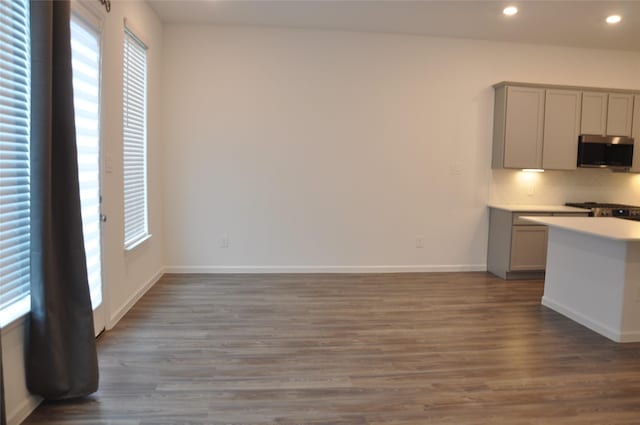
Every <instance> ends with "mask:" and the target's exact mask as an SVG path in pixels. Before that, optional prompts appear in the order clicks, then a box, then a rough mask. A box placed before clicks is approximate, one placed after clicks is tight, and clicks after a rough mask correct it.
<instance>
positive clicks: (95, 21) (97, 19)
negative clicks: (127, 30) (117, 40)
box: [71, 0, 107, 32]
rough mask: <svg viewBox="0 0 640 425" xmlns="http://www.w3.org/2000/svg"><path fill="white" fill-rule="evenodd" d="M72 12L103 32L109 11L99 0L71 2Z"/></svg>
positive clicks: (74, 0)
mask: <svg viewBox="0 0 640 425" xmlns="http://www.w3.org/2000/svg"><path fill="white" fill-rule="evenodd" d="M71 11H72V13H75V14H76V15H78V16H79V17H81V18H82V19H83V20H84V21H85V22H86V23H87V24H89V25H91V26H93V27H94V28H95V29H96V30H97V31H98V32H102V27H103V24H104V19H105V17H106V16H107V10H106V9H105V7H104V6H103V5H101V4H100V2H99V1H98V0H71Z"/></svg>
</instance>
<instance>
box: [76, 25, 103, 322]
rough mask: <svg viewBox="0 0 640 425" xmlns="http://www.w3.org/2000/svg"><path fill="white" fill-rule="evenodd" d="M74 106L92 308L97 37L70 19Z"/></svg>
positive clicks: (97, 284)
mask: <svg viewBox="0 0 640 425" xmlns="http://www.w3.org/2000/svg"><path fill="white" fill-rule="evenodd" d="M71 57H72V69H73V105H74V109H75V122H76V145H77V149H78V183H79V186H80V205H81V208H82V230H83V233H84V249H85V253H86V257H87V275H88V278H89V290H90V293H91V304H92V306H93V308H94V309H95V308H97V307H98V306H99V305H100V304H101V303H102V276H101V273H102V272H101V262H100V33H99V30H98V29H96V27H95V26H94V25H92V24H90V23H89V22H88V21H86V20H85V19H83V18H82V17H81V16H79V14H78V13H76V12H74V13H73V14H72V16H71Z"/></svg>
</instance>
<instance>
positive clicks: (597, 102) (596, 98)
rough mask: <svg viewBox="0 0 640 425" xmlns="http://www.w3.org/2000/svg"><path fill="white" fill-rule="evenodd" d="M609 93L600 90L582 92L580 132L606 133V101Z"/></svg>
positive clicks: (601, 134)
mask: <svg viewBox="0 0 640 425" xmlns="http://www.w3.org/2000/svg"><path fill="white" fill-rule="evenodd" d="M608 97H609V95H608V94H607V93H601V92H588V91H585V92H582V124H581V125H580V133H581V134H597V135H600V136H604V135H605V134H607V101H608Z"/></svg>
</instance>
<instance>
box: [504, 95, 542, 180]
mask: <svg viewBox="0 0 640 425" xmlns="http://www.w3.org/2000/svg"><path fill="white" fill-rule="evenodd" d="M544 98H545V90H544V89H541V88H531V87H513V86H502V87H498V88H496V99H495V110H494V132H493V136H494V144H493V166H494V167H497V168H501V167H504V168H540V167H541V166H542V140H543V139H542V138H543V126H544Z"/></svg>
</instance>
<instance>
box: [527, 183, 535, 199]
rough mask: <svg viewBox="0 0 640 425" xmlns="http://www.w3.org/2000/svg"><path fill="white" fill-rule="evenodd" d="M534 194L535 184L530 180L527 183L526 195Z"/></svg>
mask: <svg viewBox="0 0 640 425" xmlns="http://www.w3.org/2000/svg"><path fill="white" fill-rule="evenodd" d="M535 194H536V184H535V183H534V182H532V181H531V182H529V184H528V185H527V196H533V195H535Z"/></svg>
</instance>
